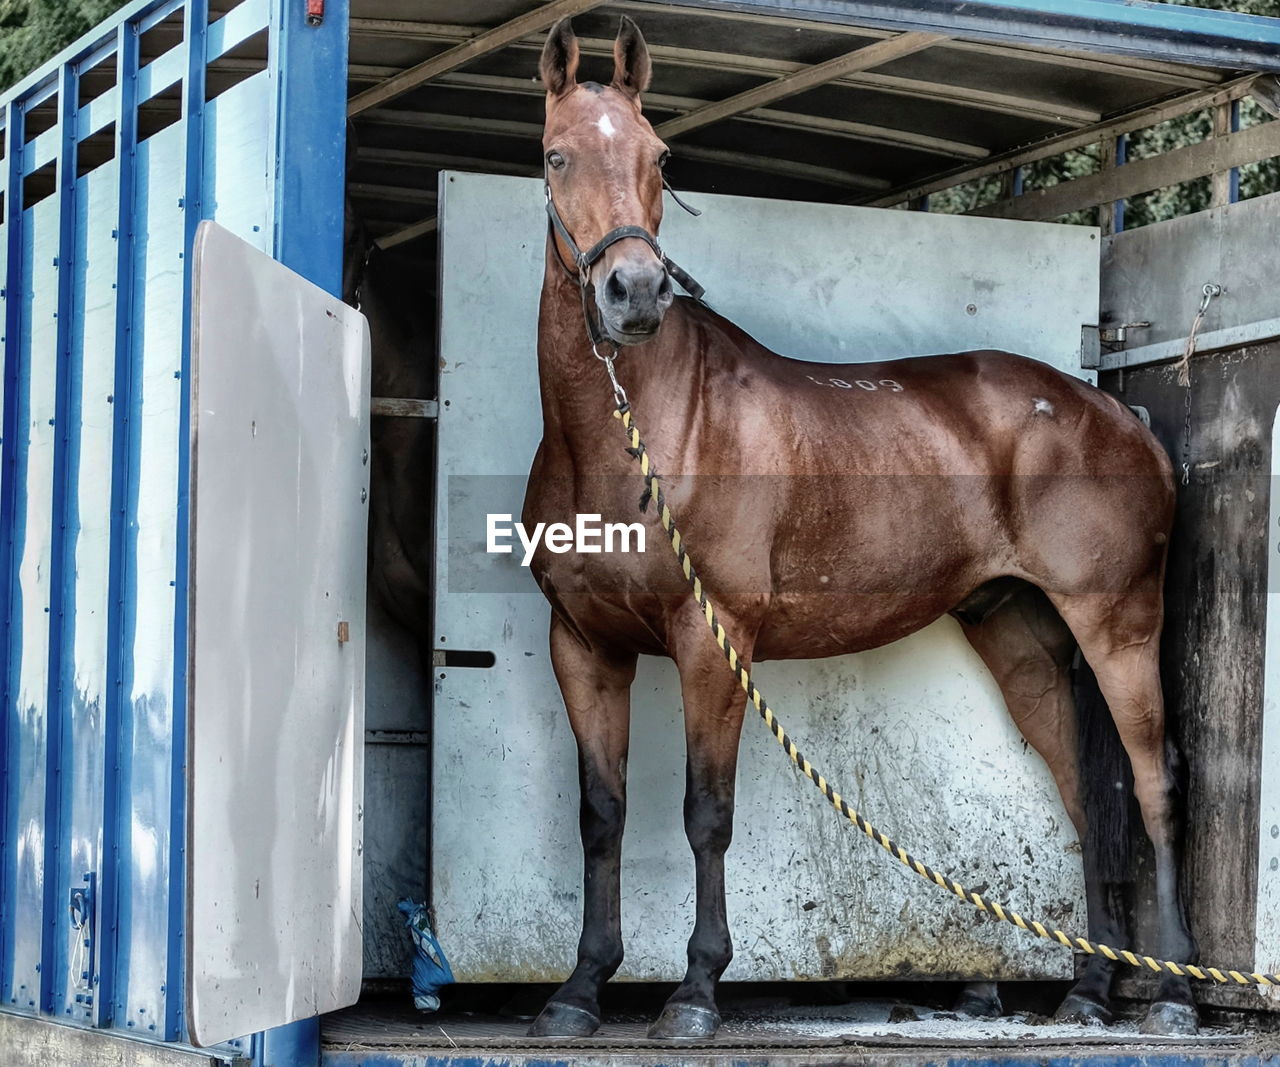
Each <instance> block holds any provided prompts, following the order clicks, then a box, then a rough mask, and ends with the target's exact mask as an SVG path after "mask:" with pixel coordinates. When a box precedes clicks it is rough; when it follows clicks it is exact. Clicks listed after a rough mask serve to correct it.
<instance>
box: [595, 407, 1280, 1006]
mask: <svg viewBox="0 0 1280 1067" xmlns="http://www.w3.org/2000/svg"><path fill="white" fill-rule="evenodd" d="M614 417H615V418H619V419H621V420H622V425H623V428H624V429H625V431H626V434H627V439H628V441H629V442H630V447H629V448H628V449H627V451H628V452H629V453H630V454H631V455H632V456H633V457H634V458H635V459H636V460H638V461H639V463H640V473H641V474H642V475H643V476H644V481H645V495H644V497H643V498H642V501H643V502H647V501H648V500H649V499H652V500H653V503H654V505H655V506H656V508H657V512H658V519H659V521H660V522H661V523H662V528H663V529H664V530H665V531H666V533H667V537H668V538H669V539H670V541H671V549H672V551H674V552H675V554H676V559H677V560H678V561H679V563H680V569H681V570H682V571H683V572H684V576H685V578H686V579H688V582H689V585H690V586H691V587H692V588H693V595H694V597H695V598H696V599H697V601H698V604H699V605H700V606H701V608H702V613H703V615H704V616H705V618H706V620H707V625H708V626H709V627H710V628H711V632H712V634H714V635H715V639H716V644H718V645H719V646H720V648H721V649H722V650H723V651H724V655H725V658H726V659H727V660H728V661H729V666H730V667H731V668H732V669H733V671H734V673H735V674H736V675H737V676H738V681H739V682H740V683H741V684H742V688H743V690H745V692H746V694H747V699H748V700H750V701H751V703H752V704H753V705H754V706H755V709H756V710H757V711H758V712H759V713H760V717H761V718H762V719H764V724H765V725H766V726H767V727H768V728H769V732H770V733H772V734H773V736H774V737H775V738H777V740H778V744H780V745H781V746H782V747H783V749H784V751H785V752H786V753H787V755H788V756H789V757H790V758H791V762H792V763H794V764H795V765H796V767H797V768H798V769H799V771H800V773H801V774H803V775H804V776H805V777H806V778H808V779H809V781H811V782H812V783H813V784H814V785H816V786H817V787H818V789H819V791H820V792H821V793H822V795H823V796H825V797H826V798H827V800H828V801H829V802H830V803H831V806H832V807H833V808H835V810H836V811H837V812H839V813H840V814H841V815H842V816H844V818H846V819H848V820H849V822H851V823H853V825H854V826H856V827H857V828H858V829H859V830H861V831H862V832H863V833H864V834H866V835H867V837H869V838H871V840H872V841H874V842H875V843H876V844H877V845H879V846H880V847H881V848H883V849H884V850H885V851H886V852H888V853H889V855H891V856H893V857H894V859H896V860H897V861H898V862H899V863H901V864H902V865H903V866H904V867H908V868H910V869H911V870H913V871H915V872H916V874H918V875H920V877H922V878H925V879H927V880H928V881H930V882H933V883H934V884H935V885H939V886H941V887H942V888H943V889H946V890H948V891H949V892H951V893H954V894H955V895H956V896H957V897H959V898H960V899H961V900H963V901H967V902H968V903H969V904H972V905H973V906H974V907H975V908H977V909H978V910H979V911H981V912H985V913H986V914H987V915H990V916H993V917H995V918H996V919H999V920H1001V921H1002V922H1007V923H1012V924H1013V925H1014V926H1016V927H1018V928H1019V929H1020V930H1025V931H1026V932H1027V933H1029V934H1033V935H1035V936H1036V937H1041V938H1044V939H1045V940H1046V941H1056V942H1058V943H1059V944H1061V945H1064V946H1066V947H1067V948H1069V949H1071V950H1072V951H1079V952H1085V953H1088V954H1089V955H1091V956H1092V955H1101V956H1105V957H1106V958H1107V959H1109V960H1115V961H1116V962H1123V963H1128V964H1131V965H1132V966H1134V967H1140V968H1146V969H1148V970H1152V971H1156V972H1158V973H1163V972H1166V971H1167V972H1169V973H1170V974H1176V975H1180V976H1187V977H1190V978H1196V979H1199V980H1200V981H1203V982H1220V983H1223V984H1228V985H1229V984H1231V983H1233V982H1234V983H1235V984H1237V985H1246V986H1247V985H1260V986H1280V974H1266V973H1262V972H1257V971H1237V970H1224V969H1219V968H1217V967H1200V966H1197V965H1195V964H1192V963H1174V962H1172V961H1171V960H1161V959H1156V958H1155V957H1154V956H1143V955H1139V954H1138V953H1136V952H1130V951H1128V950H1127V949H1116V948H1112V947H1111V946H1110V945H1104V944H1101V943H1100V942H1097V941H1090V940H1088V939H1087V938H1083V937H1075V936H1073V935H1071V934H1068V933H1065V932H1064V931H1062V930H1059V929H1057V928H1055V927H1051V926H1045V925H1044V924H1043V923H1039V922H1035V921H1034V920H1029V919H1026V918H1024V917H1023V916H1021V915H1019V914H1018V913H1017V912H1016V911H1013V910H1011V909H1009V908H1006V907H1004V906H1002V905H1001V904H1000V903H999V902H998V901H994V900H987V899H986V898H985V897H983V896H982V895H981V894H980V893H975V892H973V891H972V890H970V889H966V888H965V887H964V886H963V885H961V884H960V883H959V882H957V881H956V880H955V879H954V878H949V877H947V875H945V874H943V873H942V872H941V871H937V870H934V869H933V868H932V867H930V866H929V865H928V864H927V863H924V862H923V861H921V860H918V859H916V858H915V857H914V856H912V855H911V853H909V852H908V851H907V850H906V849H905V848H903V847H902V846H901V845H899V844H898V843H897V842H896V841H894V840H893V838H891V837H889V835H888V834H886V833H884V832H883V831H881V830H877V829H876V828H875V827H874V826H872V825H871V823H870V822H868V821H867V820H866V819H865V818H863V816H862V815H860V814H859V813H858V812H857V811H856V810H855V809H854V808H852V807H851V806H850V805H849V803H848V802H847V801H846V800H845V799H844V797H842V796H841V795H840V794H839V793H838V792H837V791H836V789H835V787H834V786H832V784H831V783H830V782H829V781H827V779H826V778H825V777H824V776H823V775H821V774H820V773H818V771H817V770H816V769H815V768H814V767H813V765H812V764H811V763H810V762H809V761H808V760H807V759H806V758H805V757H804V756H803V755H802V754H801V753H800V750H799V749H798V748H796V744H795V742H794V741H792V740H791V738H790V737H789V736H788V735H787V732H786V730H784V729H783V728H782V723H780V722H779V721H778V719H777V716H775V715H774V713H773V709H772V708H771V707H769V703H768V701H766V700H765V698H764V694H762V693H761V692H760V690H759V689H757V688H756V686H755V683H754V682H753V681H752V680H751V672H750V671H749V670H748V669H747V667H746V665H745V664H744V663H743V662H742V659H741V657H740V656H739V655H738V650H737V649H736V648H734V647H733V642H732V641H731V640H730V639H729V635H728V634H727V633H726V632H725V629H724V627H723V626H721V625H720V620H719V618H717V616H716V611H715V608H714V607H713V606H712V604H711V601H710V600H709V599H708V598H707V594H706V591H705V590H704V589H703V588H702V580H701V579H700V578H699V577H698V572H697V571H696V570H695V569H694V566H693V561H692V560H690V558H689V553H688V552H687V551H686V549H685V545H684V538H683V537H681V535H680V531H679V530H678V529H677V528H676V524H675V519H674V518H672V515H671V509H670V508H669V507H668V506H667V502H666V499H665V497H664V495H663V492H662V483H661V482H660V481H659V478H658V474H657V471H655V470H654V469H653V464H651V463H650V462H649V454H648V451H647V450H646V449H645V446H644V442H643V441H642V440H641V438H640V431H639V430H637V429H636V425H635V420H634V419H633V418H632V416H631V408H630V405H629V404H628V403H627V402H626V401H621V402H620V403H619V404H618V410H617V411H616V412H615V414H614Z"/></svg>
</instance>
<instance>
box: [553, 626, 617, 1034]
mask: <svg viewBox="0 0 1280 1067" xmlns="http://www.w3.org/2000/svg"><path fill="white" fill-rule="evenodd" d="M636 659H637V657H636V654H635V653H614V652H609V651H604V650H601V649H590V648H587V647H586V646H585V645H583V644H582V642H581V641H580V640H579V639H578V638H577V637H575V636H574V634H573V633H571V632H570V630H569V629H568V628H567V627H566V626H565V625H564V624H563V623H562V622H561V621H560V619H559V618H558V616H554V615H553V616H552V620H551V664H552V667H553V668H554V669H555V674H556V680H557V681H558V682H559V683H560V692H561V694H562V695H563V696H564V703H565V708H566V709H567V710H568V712H569V722H570V725H571V726H572V727H573V733H574V737H575V738H577V741H578V782H579V787H580V789H581V807H580V813H579V822H580V827H581V830H582V881H583V899H582V937H581V938H580V939H579V941H578V962H577V965H576V966H575V967H574V969H573V973H572V974H571V975H570V976H569V979H568V981H566V982H565V983H564V985H562V986H561V987H560V988H559V989H558V990H556V992H555V993H554V994H553V996H552V997H551V999H550V1000H549V1001H548V1002H547V1005H546V1007H545V1008H543V1009H542V1012H541V1014H540V1015H539V1016H538V1017H537V1018H536V1019H535V1020H534V1021H533V1025H532V1026H530V1027H529V1034H530V1036H533V1037H586V1036H588V1035H590V1034H593V1033H595V1031H596V1029H597V1028H598V1027H599V1026H600V988H601V986H603V985H604V983H605V982H607V981H608V980H609V979H610V978H612V977H613V975H614V972H616V971H617V969H618V967H619V966H620V965H621V964H622V911H621V891H620V872H621V867H622V826H623V820H624V817H625V815H626V776H627V745H628V741H629V734H630V721H631V682H632V680H633V679H634V678H635V673H636Z"/></svg>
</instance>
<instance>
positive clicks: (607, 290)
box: [604, 270, 627, 304]
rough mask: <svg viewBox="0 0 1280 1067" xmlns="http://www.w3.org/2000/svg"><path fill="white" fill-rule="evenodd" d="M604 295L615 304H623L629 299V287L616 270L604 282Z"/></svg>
mask: <svg viewBox="0 0 1280 1067" xmlns="http://www.w3.org/2000/svg"><path fill="white" fill-rule="evenodd" d="M604 295H605V296H606V297H607V298H608V299H609V301H610V302H612V303H614V304H621V303H622V302H623V301H624V300H626V299H627V287H626V285H625V283H624V282H623V281H622V278H621V277H619V275H618V272H617V271H616V270H615V271H613V272H612V273H610V275H609V278H608V280H607V281H606V282H605V283H604Z"/></svg>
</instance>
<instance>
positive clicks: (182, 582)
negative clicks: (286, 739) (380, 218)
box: [165, 0, 209, 1041]
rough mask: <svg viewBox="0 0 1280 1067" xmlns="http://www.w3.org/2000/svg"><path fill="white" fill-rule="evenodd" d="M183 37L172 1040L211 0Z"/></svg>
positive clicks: (180, 956) (176, 1007) (181, 932)
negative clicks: (195, 270)
mask: <svg viewBox="0 0 1280 1067" xmlns="http://www.w3.org/2000/svg"><path fill="white" fill-rule="evenodd" d="M183 26H184V28H183V39H184V40H185V41H186V44H187V73H186V78H185V79H184V81H183V91H182V118H183V122H184V123H185V134H186V163H185V177H184V180H183V194H182V211H183V275H182V368H181V370H180V371H179V374H180V376H181V379H182V381H183V382H184V383H185V386H186V387H185V388H184V389H183V390H182V400H181V408H180V411H179V414H178V447H179V449H180V450H181V451H182V454H183V460H182V462H180V463H179V464H178V538H177V541H178V558H177V560H176V562H175V576H174V583H173V585H174V595H175V603H174V626H173V733H172V738H173V745H172V760H173V762H172V771H171V773H172V788H171V790H170V795H169V802H170V811H169V955H168V961H167V978H166V981H165V1038H166V1039H167V1040H169V1041H176V1040H179V1039H181V1038H182V1037H183V1036H184V1027H185V1015H184V1010H183V992H184V986H185V974H186V962H187V961H186V940H185V928H186V907H187V897H186V892H185V886H186V870H187V868H186V862H187V861H186V855H187V853H186V840H187V832H186V831H187V827H186V808H187V805H186V800H187V664H188V660H189V656H188V650H187V632H188V630H187V624H188V606H189V596H188V588H187V583H188V574H189V571H190V558H189V556H190V544H191V533H190V529H189V522H190V515H191V456H190V439H191V387H190V382H191V328H192V325H191V324H192V316H193V308H192V297H193V285H192V283H193V277H192V267H193V257H192V254H191V253H192V248H193V247H194V245H195V239H196V229H197V227H199V225H200V221H201V220H202V219H203V218H204V217H205V206H204V104H205V100H204V97H205V70H206V48H207V41H208V31H209V0H187V6H186V11H185V13H184V24H183Z"/></svg>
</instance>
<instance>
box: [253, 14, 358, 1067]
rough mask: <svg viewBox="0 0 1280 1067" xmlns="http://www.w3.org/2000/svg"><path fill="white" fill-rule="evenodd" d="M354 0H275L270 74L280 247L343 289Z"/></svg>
mask: <svg viewBox="0 0 1280 1067" xmlns="http://www.w3.org/2000/svg"><path fill="white" fill-rule="evenodd" d="M350 16H351V5H350V0H328V4H327V6H326V9H325V17H324V22H323V23H321V24H320V25H319V26H310V25H308V24H307V21H306V10H305V5H304V4H301V3H297V2H294V0H274V7H273V9H272V18H271V44H270V52H269V57H268V67H269V70H270V75H271V78H272V80H273V81H274V83H275V86H276V100H275V108H274V111H273V114H274V116H275V122H276V129H275V148H276V158H275V197H274V205H273V220H274V225H273V240H272V247H273V254H274V256H275V258H276V259H277V260H279V261H280V262H281V263H283V264H284V265H285V266H287V267H289V268H290V269H292V270H294V271H297V273H298V274H300V275H302V276H303V277H304V278H306V279H307V280H308V281H310V282H313V283H314V284H316V285H318V286H320V287H321V288H322V289H324V290H326V291H327V292H329V293H332V294H333V295H334V296H341V295H342V237H343V211H344V207H345V197H346V157H347V153H346V143H347V90H346V83H347V74H346V72H347V29H348V24H349V21H350ZM319 1037H320V1023H319V1020H318V1019H304V1020H302V1021H300V1022H297V1023H294V1024H292V1025H291V1026H288V1027H282V1028H277V1029H276V1030H271V1031H268V1033H267V1034H265V1035H264V1036H263V1040H262V1041H261V1042H259V1044H258V1054H257V1056H258V1058H259V1059H261V1057H262V1056H264V1055H265V1054H266V1050H268V1049H270V1050H271V1052H272V1058H273V1059H275V1058H276V1056H282V1057H284V1058H281V1059H279V1061H278V1062H288V1063H291V1064H296V1065H297V1067H306V1065H310V1064H315V1065H318V1064H319V1062H320V1041H319Z"/></svg>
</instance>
